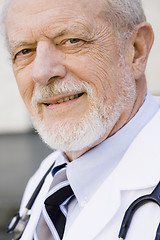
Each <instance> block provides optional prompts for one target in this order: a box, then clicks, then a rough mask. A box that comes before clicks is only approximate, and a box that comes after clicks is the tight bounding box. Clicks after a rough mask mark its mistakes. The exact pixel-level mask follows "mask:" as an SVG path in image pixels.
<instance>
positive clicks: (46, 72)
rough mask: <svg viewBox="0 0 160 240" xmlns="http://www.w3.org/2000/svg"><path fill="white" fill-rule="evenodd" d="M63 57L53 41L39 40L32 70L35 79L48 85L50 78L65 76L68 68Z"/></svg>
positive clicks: (36, 81)
mask: <svg viewBox="0 0 160 240" xmlns="http://www.w3.org/2000/svg"><path fill="white" fill-rule="evenodd" d="M62 59H63V57H62V53H61V52H60V50H58V49H56V47H55V46H54V45H53V44H52V43H49V42H47V41H42V42H39V43H38V45H37V49H36V57H35V60H34V64H33V70H32V78H33V81H34V82H35V83H38V84H41V85H46V84H47V83H48V82H49V81H50V80H54V79H61V78H64V77H65V75H66V68H65V66H64V65H63V64H62Z"/></svg>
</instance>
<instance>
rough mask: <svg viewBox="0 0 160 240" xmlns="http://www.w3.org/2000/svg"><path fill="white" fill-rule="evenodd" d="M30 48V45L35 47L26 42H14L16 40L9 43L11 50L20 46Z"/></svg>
mask: <svg viewBox="0 0 160 240" xmlns="http://www.w3.org/2000/svg"><path fill="white" fill-rule="evenodd" d="M26 45H27V46H31V45H35V43H30V42H27V41H16V40H11V41H9V48H10V49H11V50H12V49H14V48H16V47H22V46H26Z"/></svg>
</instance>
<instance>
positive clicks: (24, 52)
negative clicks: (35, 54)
mask: <svg viewBox="0 0 160 240" xmlns="http://www.w3.org/2000/svg"><path fill="white" fill-rule="evenodd" d="M31 52H32V49H30V48H25V49H23V50H21V51H19V52H18V53H17V54H16V55H15V59H16V58H17V57H19V56H24V55H27V54H30V53H31Z"/></svg>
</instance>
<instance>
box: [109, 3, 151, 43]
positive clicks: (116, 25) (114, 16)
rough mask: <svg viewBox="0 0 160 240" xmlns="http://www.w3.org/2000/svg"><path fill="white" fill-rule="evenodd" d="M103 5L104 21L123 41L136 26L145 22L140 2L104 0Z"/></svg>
mask: <svg viewBox="0 0 160 240" xmlns="http://www.w3.org/2000/svg"><path fill="white" fill-rule="evenodd" d="M105 4H106V9H105V16H106V20H107V21H108V22H109V24H110V25H111V26H112V28H113V29H114V30H115V32H117V33H118V35H119V37H120V38H121V39H123V40H125V39H127V38H128V37H129V35H130V33H131V32H132V31H133V29H134V28H135V26H136V25H138V24H140V23H142V22H145V21H146V16H145V14H144V10H143V7H142V3H141V0H105Z"/></svg>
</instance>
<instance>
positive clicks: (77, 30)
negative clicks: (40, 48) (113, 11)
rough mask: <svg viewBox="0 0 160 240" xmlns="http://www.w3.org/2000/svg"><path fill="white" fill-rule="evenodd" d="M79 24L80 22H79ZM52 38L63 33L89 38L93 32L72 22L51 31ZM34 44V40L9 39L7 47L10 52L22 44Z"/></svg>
mask: <svg viewBox="0 0 160 240" xmlns="http://www.w3.org/2000/svg"><path fill="white" fill-rule="evenodd" d="M80 25H81V24H80ZM53 32H54V34H53V37H52V38H53V39H54V38H56V37H62V36H64V35H70V34H72V35H74V34H76V35H79V36H83V37H84V38H86V39H88V40H90V39H92V38H93V36H92V35H93V34H91V32H90V31H89V29H88V28H87V27H84V25H83V28H82V27H81V26H79V24H74V25H71V26H70V27H69V28H66V29H63V30H61V31H60V30H57V31H53ZM46 37H47V38H49V37H48V36H46ZM35 45H36V41H35V42H29V41H18V40H9V49H10V51H11V52H12V51H13V50H14V49H16V48H19V47H23V46H35Z"/></svg>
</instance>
